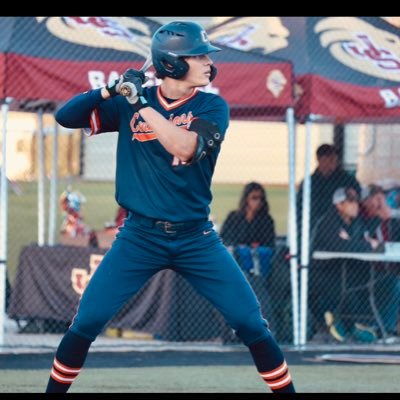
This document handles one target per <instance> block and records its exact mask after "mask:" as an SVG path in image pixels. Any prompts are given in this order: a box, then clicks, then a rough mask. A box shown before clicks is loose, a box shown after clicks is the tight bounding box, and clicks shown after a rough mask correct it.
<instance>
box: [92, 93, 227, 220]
mask: <svg viewBox="0 0 400 400" xmlns="http://www.w3.org/2000/svg"><path fill="white" fill-rule="evenodd" d="M144 96H145V97H146V99H147V101H148V103H149V104H150V105H151V106H152V107H153V108H154V109H155V110H157V111H158V112H159V113H161V114H162V115H163V116H164V117H165V118H167V119H168V120H170V121H171V122H173V123H174V124H175V125H176V126H180V127H182V128H185V127H187V125H188V124H189V122H190V121H191V120H193V119H194V118H201V119H205V120H208V121H211V122H215V123H216V124H217V125H218V128H219V132H220V133H221V135H222V136H224V135H225V132H226V129H227V127H228V123H229V108H228V105H227V103H226V102H225V100H223V99H222V98H221V97H220V96H217V95H215V94H211V93H204V92H201V91H198V90H197V89H194V90H193V92H192V93H191V94H190V95H188V96H187V97H185V98H181V99H178V100H176V101H172V102H171V101H168V99H165V98H164V97H163V96H162V94H161V90H160V87H151V88H146V89H145V90H144ZM110 131H118V132H119V136H118V146H117V171H116V193H115V197H116V200H117V202H118V204H120V205H121V206H122V207H124V208H126V209H128V210H131V211H133V212H136V213H138V214H142V215H145V216H148V217H152V218H157V219H161V220H168V221H174V222H179V221H184V220H194V219H200V218H207V217H208V214H209V211H210V210H209V204H210V202H211V199H212V194H211V190H210V185H211V178H212V175H213V172H214V167H215V163H216V160H217V157H218V153H219V148H217V149H215V150H214V151H213V152H212V153H211V154H209V155H208V156H207V157H205V158H204V159H202V160H201V161H199V162H197V163H194V164H192V165H185V164H182V163H181V162H180V161H179V160H178V159H176V158H174V156H173V155H171V154H170V153H168V152H167V151H166V150H165V148H164V147H163V146H162V145H161V144H160V143H159V142H158V140H157V138H156V135H155V133H154V132H153V131H152V129H151V128H150V127H149V126H148V124H147V123H146V122H145V121H144V120H143V119H142V118H141V116H140V114H139V113H138V112H136V113H133V110H132V107H131V105H130V104H129V103H128V102H127V101H126V99H125V98H123V97H122V96H117V97H115V98H113V99H109V100H107V101H103V102H101V103H100V104H99V105H98V106H97V107H96V109H95V110H94V111H93V113H92V116H91V134H98V133H101V132H110Z"/></svg>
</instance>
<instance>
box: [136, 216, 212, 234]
mask: <svg viewBox="0 0 400 400" xmlns="http://www.w3.org/2000/svg"><path fill="white" fill-rule="evenodd" d="M130 217H131V218H132V219H133V220H134V221H136V222H137V223H139V224H140V225H142V226H147V227H149V228H156V229H159V230H160V231H162V232H165V233H177V232H182V231H186V230H190V229H193V228H195V227H197V226H199V225H201V224H203V223H204V222H206V221H207V218H202V219H195V220H192V221H184V222H171V221H163V220H159V219H156V218H149V217H145V216H144V215H139V214H134V213H132V214H131V215H130Z"/></svg>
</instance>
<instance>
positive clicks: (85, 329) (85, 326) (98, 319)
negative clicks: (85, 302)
mask: <svg viewBox="0 0 400 400" xmlns="http://www.w3.org/2000/svg"><path fill="white" fill-rule="evenodd" d="M106 323H107V319H105V318H104V315H102V314H101V313H96V312H94V313H90V315H86V316H85V315H81V314H78V315H77V316H76V318H75V319H74V321H73V323H72V325H71V330H72V331H75V332H76V333H77V334H79V335H81V336H84V337H86V338H88V339H90V340H92V341H93V340H95V339H96V337H97V336H98V335H99V334H100V332H101V331H102V330H103V327H104V325H105V324H106Z"/></svg>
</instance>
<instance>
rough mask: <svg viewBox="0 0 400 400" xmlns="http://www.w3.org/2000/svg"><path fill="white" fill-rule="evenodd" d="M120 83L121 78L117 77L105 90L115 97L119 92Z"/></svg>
mask: <svg viewBox="0 0 400 400" xmlns="http://www.w3.org/2000/svg"><path fill="white" fill-rule="evenodd" d="M118 83H119V79H116V80H115V81H114V82H113V83H109V84H108V85H107V86H106V87H105V90H106V91H107V92H108V94H109V96H108V97H115V96H117V95H118V94H119V92H118V91H117V85H118Z"/></svg>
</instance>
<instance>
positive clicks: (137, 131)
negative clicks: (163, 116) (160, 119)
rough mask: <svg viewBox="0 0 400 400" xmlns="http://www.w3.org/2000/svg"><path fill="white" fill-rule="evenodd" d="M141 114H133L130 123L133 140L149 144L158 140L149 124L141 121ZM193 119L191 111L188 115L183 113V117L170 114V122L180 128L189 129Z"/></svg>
mask: <svg viewBox="0 0 400 400" xmlns="http://www.w3.org/2000/svg"><path fill="white" fill-rule="evenodd" d="M139 117H140V115H139V113H137V112H136V113H135V114H133V117H132V119H131V122H130V126H131V129H132V132H133V135H132V140H135V139H136V140H139V142H147V141H149V140H155V139H157V136H156V134H155V133H154V131H153V129H151V128H150V126H149V124H148V123H147V122H145V121H139ZM192 119H193V113H192V112H191V111H189V112H188V113H187V114H186V113H183V114H181V115H176V116H175V115H174V114H170V116H169V118H168V120H169V121H170V122H172V123H173V124H174V125H176V126H179V127H180V128H184V129H187V126H188V125H189V123H190V121H191V120H192Z"/></svg>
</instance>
